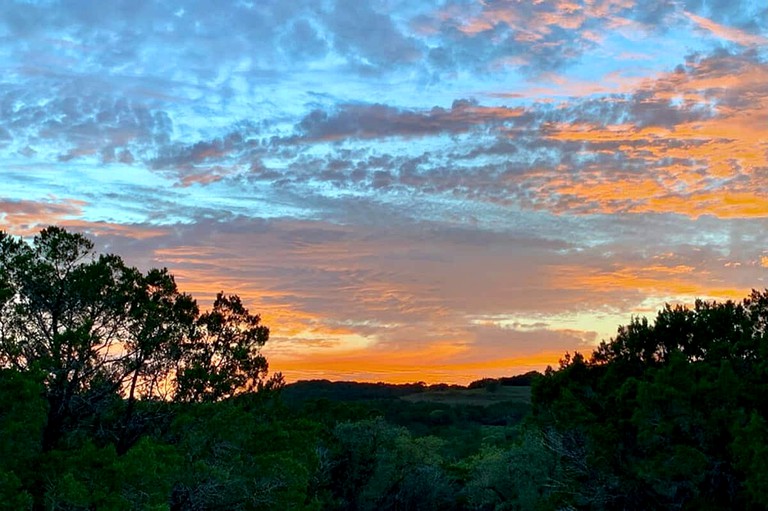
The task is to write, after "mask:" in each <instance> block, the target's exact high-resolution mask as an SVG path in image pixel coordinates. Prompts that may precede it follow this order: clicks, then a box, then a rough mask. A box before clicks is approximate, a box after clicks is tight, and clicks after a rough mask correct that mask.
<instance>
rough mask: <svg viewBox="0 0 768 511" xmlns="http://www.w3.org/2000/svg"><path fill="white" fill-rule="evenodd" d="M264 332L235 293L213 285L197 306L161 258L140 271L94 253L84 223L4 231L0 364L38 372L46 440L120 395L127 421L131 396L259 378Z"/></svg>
mask: <svg viewBox="0 0 768 511" xmlns="http://www.w3.org/2000/svg"><path fill="white" fill-rule="evenodd" d="M268 337H269V330H268V329H267V328H266V327H265V326H262V325H260V318H259V316H258V315H254V314H250V313H249V312H248V310H247V309H246V308H245V307H244V306H243V305H242V303H241V301H240V299H239V298H238V297H236V296H229V297H227V296H224V295H223V294H219V296H218V297H217V299H216V302H215V303H214V306H213V309H212V310H211V311H210V312H205V313H202V314H201V313H200V310H199V307H198V305H197V303H196V302H195V300H194V299H193V298H192V297H191V296H189V295H187V294H185V293H181V292H180V291H179V290H178V288H177V286H176V282H175V280H174V278H173V275H171V274H170V273H169V272H168V271H167V270H166V269H162V270H158V269H153V270H149V271H148V272H146V273H142V272H141V271H139V270H138V269H136V268H133V267H130V266H128V265H126V264H125V263H124V262H123V260H122V259H121V258H120V257H119V256H117V255H112V254H106V255H104V254H102V255H96V254H95V252H94V246H93V243H92V242H91V241H90V240H88V239H87V238H86V237H85V236H84V235H82V234H79V233H70V232H67V231H66V230H64V229H61V228H58V227H48V228H46V229H44V230H42V231H41V232H40V234H39V235H37V236H35V237H34V238H33V239H32V240H31V242H29V243H28V242H26V241H24V240H23V239H21V238H18V237H13V236H10V235H9V234H7V233H5V232H2V231H0V367H4V368H12V369H15V370H18V371H37V372H39V373H40V374H41V375H42V380H43V382H44V386H45V389H46V397H47V401H48V417H47V422H46V426H45V432H44V435H43V449H44V450H49V449H51V448H52V447H53V446H54V445H55V443H56V442H57V441H58V440H59V439H60V437H61V435H62V434H63V432H64V431H65V430H66V429H67V428H70V427H74V426H75V425H76V424H77V422H78V420H79V419H80V418H82V417H84V416H88V415H93V414H99V413H100V412H101V411H102V409H103V408H104V407H106V406H108V405H109V403H110V402H113V401H114V398H115V397H116V396H122V397H124V398H125V399H126V401H127V405H126V408H125V412H124V417H123V423H124V424H129V423H130V421H131V419H132V418H133V417H134V410H135V403H136V401H137V400H141V399H144V400H147V399H171V400H178V401H197V400H217V399H221V398H224V397H229V396H232V395H235V394H237V393H239V392H245V391H252V390H255V389H257V388H259V387H260V386H261V385H263V383H264V378H265V377H266V374H267V361H266V359H265V358H264V357H263V356H262V355H261V354H260V352H259V349H260V347H261V346H263V345H264V343H265V342H266V341H267V339H268ZM281 381H282V380H281V379H280V376H279V375H278V376H277V377H276V378H273V379H272V380H269V385H270V386H275V385H279V384H280V383H281ZM129 429H130V428H129ZM132 436H134V437H135V436H136V435H135V432H134V434H133V435H132ZM134 440H135V438H133V439H132V440H130V439H129V441H128V444H130V443H132V441H134ZM125 448H126V446H123V448H121V449H120V450H121V451H124V450H125Z"/></svg>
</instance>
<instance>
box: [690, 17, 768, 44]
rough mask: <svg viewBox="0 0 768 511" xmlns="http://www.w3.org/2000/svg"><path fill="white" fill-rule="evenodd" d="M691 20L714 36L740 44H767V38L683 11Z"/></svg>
mask: <svg viewBox="0 0 768 511" xmlns="http://www.w3.org/2000/svg"><path fill="white" fill-rule="evenodd" d="M683 13H684V14H685V16H687V17H688V18H689V19H690V20H691V21H693V22H694V23H696V25H698V26H699V27H700V28H701V29H703V30H704V31H705V32H710V33H712V34H713V35H715V36H716V37H719V38H721V39H725V40H726V41H731V42H734V43H737V44H740V45H742V46H759V45H766V44H768V38H766V37H762V36H759V35H754V34H750V33H747V32H744V31H743V30H739V29H737V28H733V27H726V26H724V25H720V24H718V23H715V22H714V21H712V20H711V19H709V18H704V17H702V16H697V15H695V14H693V13H691V12H688V11H683Z"/></svg>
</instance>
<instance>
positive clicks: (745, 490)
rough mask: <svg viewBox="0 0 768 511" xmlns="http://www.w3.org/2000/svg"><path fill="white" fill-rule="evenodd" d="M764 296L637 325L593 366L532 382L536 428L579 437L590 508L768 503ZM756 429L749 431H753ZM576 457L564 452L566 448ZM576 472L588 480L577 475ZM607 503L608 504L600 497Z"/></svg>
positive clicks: (564, 367) (699, 306) (584, 498)
mask: <svg viewBox="0 0 768 511" xmlns="http://www.w3.org/2000/svg"><path fill="white" fill-rule="evenodd" d="M766 327H768V292H765V293H760V292H757V291H753V293H752V294H751V295H750V296H749V297H748V298H746V299H745V300H743V301H742V302H741V303H738V304H737V303H734V302H725V303H717V302H712V303H709V302H703V301H697V302H696V304H695V306H694V308H692V309H687V308H685V307H679V306H678V307H670V306H667V307H666V308H665V309H663V310H662V311H660V312H659V314H658V315H657V317H656V319H655V321H654V322H653V323H651V322H649V321H647V320H645V319H633V320H632V322H631V323H630V324H629V325H627V326H624V327H620V328H619V330H618V335H617V336H616V337H615V338H614V339H611V340H610V341H608V342H603V343H602V344H601V345H600V346H599V347H598V348H597V349H596V350H595V352H594V353H593V354H592V356H591V357H590V358H589V359H587V358H585V357H584V356H582V355H580V354H575V355H574V356H569V355H567V356H566V357H565V358H564V359H563V360H562V361H561V365H560V368H559V370H557V371H555V370H548V371H547V373H546V375H545V377H544V378H542V379H540V380H537V382H536V384H535V385H534V391H533V403H534V412H535V414H536V417H537V421H538V424H539V427H540V428H543V429H544V430H553V431H559V432H560V433H561V434H562V435H564V436H568V435H572V436H576V437H578V438H581V441H580V444H581V445H583V446H584V453H583V456H581V457H580V458H581V459H572V457H568V456H566V457H565V458H563V459H564V460H565V461H566V464H565V466H566V468H567V470H566V475H568V477H569V478H570V479H571V480H572V481H573V482H578V483H579V484H578V485H576V486H573V487H574V488H576V489H577V490H576V491H575V493H574V494H573V495H570V496H568V495H565V494H564V495H563V497H564V498H565V502H566V503H569V504H570V505H576V506H578V507H588V508H594V509H618V508H620V509H735V508H744V507H746V506H748V505H749V504H750V503H751V504H752V505H756V506H765V504H766V501H765V500H764V498H763V495H764V494H765V490H766V486H765V485H764V481H765V480H767V479H766V477H765V475H766V470H765V468H766V467H765V463H764V461H762V460H763V459H764V457H763V458H761V457H760V456H761V455H763V454H765V450H764V447H763V446H764V445H765V442H764V441H765V440H766V438H767V437H766V434H768V432H767V431H766V427H765V417H766V414H767V413H768V408H767V407H766V406H765V401H764V400H763V399H761V398H759V397H758V396H761V395H763V393H764V392H765V390H768V388H767V387H766V385H768V379H767V378H766V376H768V372H767V369H768V364H767V363H766V358H765V355H766V354H767V353H768V333H767V331H768V328H766ZM746 431H748V432H749V433H746ZM565 451H568V449H565ZM579 473H581V474H583V475H584V476H586V477H584V476H579ZM595 495H600V498H598V499H596V498H594V496H595Z"/></svg>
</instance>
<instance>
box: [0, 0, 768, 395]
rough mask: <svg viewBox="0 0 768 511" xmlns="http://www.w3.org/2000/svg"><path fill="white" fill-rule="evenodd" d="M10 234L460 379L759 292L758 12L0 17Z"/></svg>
mask: <svg viewBox="0 0 768 511" xmlns="http://www.w3.org/2000/svg"><path fill="white" fill-rule="evenodd" d="M0 69H2V73H1V74H0V229H3V230H5V231H7V232H10V233H12V234H15V235H23V236H31V235H33V234H35V233H36V232H38V231H39V230H40V229H41V228H42V227H44V226H46V225H52V224H55V225H61V226H64V227H67V228H69V229H71V230H75V231H82V232H85V233H87V234H88V235H89V236H90V237H92V239H93V240H94V241H95V243H96V245H97V247H98V249H99V250H100V251H105V252H114V253H118V254H120V255H121V256H123V258H124V259H125V260H126V261H127V262H128V263H129V264H131V265H135V266H138V267H140V268H142V269H148V268H151V267H168V268H169V269H170V271H171V272H172V273H173V274H174V275H175V276H176V277H177V282H178V283H179V286H180V288H181V289H182V290H183V291H186V292H189V293H191V294H192V295H193V296H195V297H196V298H197V299H198V300H199V301H200V303H201V305H202V306H203V307H207V306H209V305H210V303H211V301H212V298H213V296H214V295H215V294H216V293H217V292H218V291H222V290H223V291H225V292H227V293H236V294H238V295H240V296H241V298H243V300H244V301H245V302H246V304H247V305H248V306H249V308H250V309H251V311H252V312H257V313H259V314H261V316H262V319H263V321H264V323H265V324H266V325H268V326H269V327H270V329H271V337H270V341H269V343H268V345H267V347H266V348H265V350H264V353H265V355H266V356H267V358H268V359H269V361H270V367H271V369H272V370H273V371H282V372H283V373H284V375H285V376H286V378H287V379H288V380H289V381H294V380H298V379H309V378H326V379H331V380H361V381H363V380H364V381H388V382H406V381H407V382H414V381H425V382H451V383H468V382H469V381H472V380H475V379H478V378H482V377H496V376H502V375H511V374H517V373H520V372H524V371H528V370H531V369H537V370H542V369H544V368H545V367H546V366H547V365H549V364H551V365H555V366H556V365H557V362H558V360H559V359H560V358H561V357H562V355H563V354H564V353H565V352H573V351H582V352H590V351H591V349H592V348H593V347H594V346H595V344H596V343H597V342H599V341H600V340H603V339H609V338H610V337H611V336H613V335H615V333H616V328H617V327H618V325H620V324H626V323H628V322H629V321H630V319H631V318H632V317H633V316H642V315H646V316H653V315H654V314H655V311H657V310H658V309H659V308H660V307H662V306H663V305H664V304H665V303H673V304H677V303H682V304H691V303H692V302H693V301H694V300H695V299H696V298H702V299H707V300H712V299H717V300H727V299H733V300H739V299H741V298H743V297H745V296H746V295H747V294H748V293H749V291H750V290H751V289H752V288H756V289H764V288H766V287H768V282H767V281H768V3H766V2H765V1H764V0H674V1H673V0H642V1H641V0H552V1H548V0H531V1H514V0H419V1H413V0H291V1H286V0H252V1H249V2H248V1H221V2H219V1H216V2H214V1H212V0H209V1H181V0H163V1H159V0H157V1H149V0H110V1H108V2H100V1H86V0H62V1H20V0H0Z"/></svg>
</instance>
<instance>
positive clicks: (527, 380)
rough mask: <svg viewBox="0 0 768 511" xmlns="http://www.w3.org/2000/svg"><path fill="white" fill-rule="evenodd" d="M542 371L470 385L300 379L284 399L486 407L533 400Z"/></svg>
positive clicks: (295, 401) (284, 393) (285, 391)
mask: <svg viewBox="0 0 768 511" xmlns="http://www.w3.org/2000/svg"><path fill="white" fill-rule="evenodd" d="M540 376H541V373H538V372H536V371H530V372H527V373H525V374H520V375H516V376H508V377H502V378H485V379H481V380H476V381H473V382H472V383H470V384H469V385H468V386H466V387H465V386H463V385H449V384H446V383H438V384H432V385H427V384H425V383H423V382H418V383H381V382H379V383H363V382H354V381H330V380H300V381H297V382H295V383H291V384H289V385H286V386H285V388H284V389H283V391H282V396H283V399H284V400H285V401H286V402H289V403H301V402H305V401H314V400H318V399H327V400H330V401H371V400H380V399H400V398H407V400H408V401H411V402H417V401H431V402H443V403H449V404H450V403H454V404H459V403H460V404H477V405H480V406H485V405H487V404H490V403H496V402H500V401H523V402H526V403H527V402H530V386H531V382H532V381H533V380H534V379H535V378H537V377H540ZM501 387H521V389H520V390H519V391H511V390H502V391H499V389H500V388H501Z"/></svg>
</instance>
